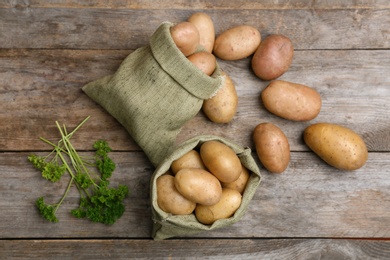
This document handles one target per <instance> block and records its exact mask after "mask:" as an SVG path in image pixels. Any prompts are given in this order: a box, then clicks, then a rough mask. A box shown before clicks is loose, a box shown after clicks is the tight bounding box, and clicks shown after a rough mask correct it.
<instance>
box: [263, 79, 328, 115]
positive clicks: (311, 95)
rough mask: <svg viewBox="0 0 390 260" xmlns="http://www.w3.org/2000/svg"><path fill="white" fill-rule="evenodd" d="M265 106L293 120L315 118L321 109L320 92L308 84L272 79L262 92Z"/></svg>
mask: <svg viewBox="0 0 390 260" xmlns="http://www.w3.org/2000/svg"><path fill="white" fill-rule="evenodd" d="M261 99H262V101H263V103H264V106H265V108H266V109H267V110H268V111H269V112H271V113H273V114H275V115H277V116H280V117H282V118H285V119H288V120H293V121H307V120H311V119H314V118H315V117H317V115H318V114H319V113H320V110H321V105H322V101H321V96H320V94H319V93H318V92H317V91H316V90H314V89H313V88H310V87H308V86H305V85H302V84H297V83H292V82H288V81H284V80H274V81H272V82H271V83H270V84H269V85H268V86H267V87H266V88H265V89H264V90H263V91H262V92H261Z"/></svg>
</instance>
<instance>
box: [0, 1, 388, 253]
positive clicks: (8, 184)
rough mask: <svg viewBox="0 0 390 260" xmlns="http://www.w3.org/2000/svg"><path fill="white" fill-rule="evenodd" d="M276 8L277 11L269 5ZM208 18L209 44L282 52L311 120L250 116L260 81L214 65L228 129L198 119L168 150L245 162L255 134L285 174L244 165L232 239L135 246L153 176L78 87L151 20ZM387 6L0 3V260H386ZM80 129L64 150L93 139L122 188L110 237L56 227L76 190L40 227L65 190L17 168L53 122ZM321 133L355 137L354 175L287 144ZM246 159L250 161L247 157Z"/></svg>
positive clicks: (92, 226) (74, 224)
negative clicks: (290, 49)
mask: <svg viewBox="0 0 390 260" xmlns="http://www.w3.org/2000/svg"><path fill="white" fill-rule="evenodd" d="M274 2H277V3H274ZM195 11H204V12H206V13H208V14H209V15H210V16H211V17H212V19H213V21H214V23H215V28H216V33H220V32H222V31H224V30H226V29H228V28H230V27H233V26H235V25H241V24H248V25H252V26H255V27H256V28H258V29H259V30H260V31H261V34H262V37H263V38H265V37H266V36H267V35H269V34H271V33H280V34H284V35H286V36H288V37H290V38H291V39H292V41H293V44H294V48H295V54H294V59H293V63H292V65H291V67H290V69H289V71H288V72H287V73H285V74H284V75H283V76H282V77H281V79H285V80H288V81H292V82H296V83H301V84H305V85H308V86H311V87H313V88H315V89H316V90H317V91H318V92H319V93H320V94H321V96H322V100H323V106H322V110H321V113H320V114H319V116H318V117H317V118H316V119H314V120H312V121H309V122H291V121H287V120H284V119H281V118H278V117H276V116H274V115H272V114H270V113H269V112H267V111H266V110H265V108H264V107H263V105H262V103H261V102H260V99H259V95H260V93H261V91H262V90H263V89H264V88H265V87H266V86H267V84H268V82H265V81H261V80H260V79H258V78H256V77H255V76H254V75H253V73H252V71H251V70H250V67H249V64H250V58H247V59H243V60H240V61H234V62H232V61H230V62H227V61H221V60H219V63H220V66H221V68H222V69H224V70H225V71H226V72H227V73H228V74H229V75H230V76H231V77H232V79H233V81H234V83H235V85H236V89H237V92H238V95H239V106H238V111H237V114H236V116H235V118H234V120H233V121H232V122H231V123H229V124H223V125H218V124H215V123H212V122H210V121H209V120H208V119H207V118H206V117H205V115H204V114H203V113H202V112H200V113H199V114H198V115H197V116H196V117H195V118H194V119H192V120H191V121H190V122H188V123H187V124H186V125H185V126H184V128H183V129H182V131H181V132H180V134H179V136H178V137H177V143H180V142H182V141H184V140H186V139H187V138H189V137H192V136H195V135H199V134H214V135H219V136H223V137H226V138H230V139H232V140H234V141H235V142H237V143H239V144H241V145H243V146H249V147H251V148H252V151H255V150H254V144H253V142H252V140H251V133H252V131H253V129H254V127H255V126H256V125H257V124H259V123H261V122H272V123H274V124H276V125H278V126H279V127H280V128H281V129H282V130H283V131H284V132H285V134H286V135H287V137H288V138H289V142H290V146H291V162H290V165H289V168H288V169H287V170H286V171H285V172H284V173H282V174H271V173H269V172H267V170H265V169H264V168H263V167H262V166H261V165H260V163H259V167H260V169H261V173H262V176H263V180H262V182H261V184H260V186H259V188H258V190H257V192H256V194H255V196H254V198H253V200H252V201H251V203H250V206H249V208H248V211H247V213H246V214H245V216H244V217H243V218H242V219H241V220H240V221H239V222H238V223H236V224H234V225H233V226H230V227H227V228H223V229H219V230H216V231H212V232H205V233H201V234H199V235H196V236H193V237H186V238H175V239H169V240H164V241H154V240H152V239H151V228H152V220H151V205H150V201H149V180H150V177H151V175H152V173H153V171H154V168H153V166H152V165H151V164H150V163H149V161H148V160H147V158H146V156H145V154H144V153H143V152H142V150H141V149H140V148H139V147H138V146H137V145H136V143H135V142H134V140H132V138H131V137H130V136H129V134H128V133H127V132H126V131H125V129H124V128H123V127H122V126H121V125H120V124H119V123H118V122H117V121H116V120H115V119H113V118H112V117H111V116H110V115H109V114H108V113H107V112H106V111H104V110H103V109H102V108H101V107H100V106H98V105H97V104H96V103H94V102H93V101H92V100H91V99H89V98H88V97H87V96H86V95H85V94H84V93H83V92H82V91H81V87H82V86H83V85H84V84H86V83H88V82H90V81H92V80H95V79H97V78H100V77H102V76H104V75H109V74H112V73H114V72H115V70H116V69H117V68H118V66H119V64H120V63H121V61H122V60H123V59H124V58H125V57H126V56H127V55H128V54H130V53H131V52H132V51H134V50H135V49H137V48H139V47H141V46H144V45H146V44H148V40H149V37H150V36H151V35H152V33H153V32H154V30H155V29H156V28H157V27H158V25H159V24H160V23H161V22H163V21H171V22H180V21H184V20H186V19H187V18H188V17H189V16H190V15H191V14H192V13H193V12H195ZM389 48H390V3H389V2H388V1H381V0H378V1H369V0H362V1H338V0H331V1H303V0H302V1H287V0H282V1H270V0H267V1H254V0H247V1H241V0H237V1H219V0H214V1H211V0H210V1H205V0H202V1H184V0H174V1H148V0H138V1H124V0H121V1H103V0H95V1H85V0H80V1H42V0H31V1H18V0H16V1H1V2H0V108H1V110H0V152H1V153H0V177H1V178H0V179H1V181H0V198H1V200H0V220H1V221H0V258H1V259H35V258H36V259H62V258H63V259H103V258H104V259H120V258H123V259H127V258H137V259H142V258H156V259H171V258H190V259H195V258H198V257H204V258H208V259H219V258H224V259H231V258H237V259H389V258H390V167H389V166H390V138H389V133H390V120H389V115H390V112H389V109H390V102H389V101H390V73H389V72H390V51H389ZM87 116H91V118H90V120H89V121H88V123H87V124H86V125H85V127H83V128H81V129H80V130H79V131H78V133H77V136H74V138H73V142H74V144H76V148H77V149H79V151H81V152H82V153H83V154H88V153H90V150H91V145H92V141H93V140H97V139H105V140H107V141H108V142H109V144H110V145H111V146H112V148H113V149H114V152H113V153H112V156H113V160H114V161H115V162H116V163H117V170H116V172H115V174H114V177H113V182H115V183H124V184H126V185H128V186H129V189H130V195H129V197H128V198H127V199H126V202H125V203H126V212H125V214H124V215H123V217H122V218H121V219H120V220H119V221H118V222H117V223H115V224H114V225H112V226H105V225H103V224H96V223H92V222H89V221H87V220H79V219H76V218H74V217H72V216H70V214H69V210H70V209H72V208H74V207H75V205H76V204H77V201H78V193H77V191H76V190H75V189H74V190H71V192H70V194H69V198H68V199H67V200H66V202H65V203H64V206H63V207H61V208H60V210H59V212H58V216H59V219H60V222H59V223H55V224H53V223H49V222H47V221H45V220H43V219H42V218H41V217H40V216H39V215H38V212H37V209H36V208H35V206H34V201H35V200H36V199H37V198H38V197H39V196H43V195H44V196H46V197H47V198H48V199H53V200H56V199H58V198H59V196H60V195H61V191H62V190H63V189H65V188H66V185H67V183H62V182H61V183H58V184H53V183H49V182H47V181H45V180H43V179H42V178H41V176H40V175H39V173H38V172H37V171H36V170H35V169H33V167H32V166H31V165H30V163H29V162H28V161H27V156H28V155H29V154H31V153H32V152H34V153H38V154H46V153H47V151H48V150H49V147H48V146H47V145H46V144H44V143H43V142H41V141H40V140H39V139H38V138H39V137H40V136H42V137H45V138H48V139H49V140H57V139H58V137H59V136H58V133H57V130H56V127H55V121H56V120H57V121H59V122H60V123H63V124H66V125H67V126H68V127H69V128H73V127H74V126H75V125H76V124H78V123H79V122H80V121H81V120H82V119H84V118H85V117H87ZM315 122H332V123H336V124H340V125H343V126H346V127H350V128H352V129H353V130H355V131H356V132H357V133H359V134H360V135H361V136H362V137H363V139H364V140H365V142H366V144H367V147H368V149H369V159H368V161H367V163H366V165H365V166H364V167H362V168H361V169H359V170H356V171H353V172H343V171H340V170H336V169H335V168H332V167H331V166H329V165H327V164H325V163H324V162H323V161H321V160H320V159H319V158H318V157H317V156H316V155H315V154H314V153H312V152H311V151H309V149H308V148H307V147H306V146H305V144H304V143H303V141H302V131H303V130H304V128H305V127H307V126H308V125H310V124H312V123H315ZM253 155H254V156H256V154H255V153H253Z"/></svg>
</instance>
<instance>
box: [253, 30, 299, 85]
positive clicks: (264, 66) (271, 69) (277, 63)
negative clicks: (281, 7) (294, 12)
mask: <svg viewBox="0 0 390 260" xmlns="http://www.w3.org/2000/svg"><path fill="white" fill-rule="evenodd" d="M293 55H294V47H293V45H292V42H291V40H290V39H289V38H288V37H286V36H284V35H280V34H271V35H270V36H268V37H267V38H265V39H264V41H262V42H261V43H260V46H259V47H258V48H257V50H256V52H255V54H254V55H253V57H252V64H251V65H252V69H253V72H254V73H255V74H256V76H257V77H259V78H260V79H263V80H273V79H276V78H277V77H279V76H281V75H283V74H284V73H285V72H286V71H287V70H288V69H289V67H290V65H291V62H292V59H293Z"/></svg>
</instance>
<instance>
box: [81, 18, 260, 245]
mask: <svg viewBox="0 0 390 260" xmlns="http://www.w3.org/2000/svg"><path fill="white" fill-rule="evenodd" d="M171 26H172V24H171V23H169V22H165V23H163V24H161V26H160V27H159V28H158V29H157V30H156V31H155V33H154V34H153V35H152V37H151V39H150V44H149V45H148V46H145V47H142V48H139V49H137V50H136V51H134V52H133V53H131V54H130V55H129V56H128V57H126V59H125V60H124V61H123V62H122V64H121V65H120V67H119V68H118V70H117V71H116V73H115V74H114V75H110V76H106V77H103V78H101V79H98V80H96V81H93V82H91V83H89V84H87V85H85V86H84V87H83V88H82V89H83V91H84V92H85V93H86V94H87V95H88V96H89V97H90V98H91V99H93V100H94V101H95V102H96V103H98V104H100V105H101V106H102V107H103V108H104V109H105V110H106V111H108V112H109V113H110V114H111V115H112V116H113V117H114V118H116V119H117V120H118V121H119V122H120V123H121V124H122V125H123V126H124V127H125V128H126V130H127V131H128V132H129V134H130V135H131V136H132V138H133V139H134V141H136V142H137V144H138V145H139V146H140V147H141V148H142V150H143V151H144V152H145V154H146V155H147V157H148V158H149V159H150V161H151V163H152V164H153V165H154V166H155V167H156V171H155V173H154V174H153V177H152V179H151V200H152V210H153V221H154V224H153V238H154V239H165V238H169V237H174V236H185V235H190V234H195V233H197V232H200V231H203V230H212V229H215V228H219V227H223V226H227V225H230V224H232V223H234V222H236V221H238V220H239V219H240V218H241V216H242V215H243V214H244V211H245V209H246V208H247V205H248V203H249V202H250V200H251V199H252V196H253V194H254V192H255V190H256V188H257V186H258V185H259V183H260V179H261V177H260V172H259V169H258V167H257V165H256V163H255V162H254V160H253V158H252V157H251V151H250V149H249V148H242V147H240V146H237V145H235V144H233V143H231V142H230V141H227V140H225V139H222V138H218V137H212V136H201V137H196V138H193V139H191V140H189V141H187V142H185V143H183V144H182V145H180V146H179V147H178V148H177V149H176V150H175V148H174V143H175V139H176V136H177V134H178V133H179V131H180V129H181V127H182V126H183V125H184V124H185V123H186V122H187V121H188V120H190V119H191V118H193V117H194V116H195V115H196V114H197V113H198V112H199V111H200V109H201V107H202V104H203V100H204V99H207V98H210V97H212V96H213V95H214V94H215V93H216V92H217V91H218V89H219V87H220V86H221V85H222V84H223V80H224V78H223V76H222V75H221V70H220V68H219V66H218V64H217V68H216V70H215V72H214V73H213V75H212V76H211V77H209V76H207V75H206V74H204V73H203V72H201V71H200V70H199V69H198V68H197V67H195V66H194V65H193V64H192V63H191V62H190V61H189V60H188V59H187V58H186V57H185V56H184V55H183V54H182V53H181V52H180V50H179V49H178V48H177V47H176V45H175V43H174V42H173V40H172V38H171V35H170V31H169V29H170V27H171ZM211 139H213V140H220V141H222V142H224V143H225V144H227V145H229V146H230V147H231V148H233V150H234V151H235V152H236V153H237V154H238V156H239V157H240V159H241V161H242V163H243V165H244V166H246V167H247V168H248V169H249V170H250V171H251V172H252V175H251V178H250V181H249V183H248V186H247V188H246V190H245V193H244V195H243V200H242V204H241V206H240V208H239V209H238V210H237V212H236V213H235V215H234V216H233V217H231V218H229V219H225V220H219V221H217V222H215V223H214V224H213V225H210V226H207V225H203V224H201V223H199V222H198V221H197V220H196V218H195V216H194V215H193V214H192V215H189V216H172V215H169V214H167V213H165V212H163V211H162V210H161V209H160V208H159V207H158V205H157V203H156V187H155V183H156V178H157V177H158V176H160V175H161V174H163V173H165V171H166V170H167V169H168V168H169V167H170V164H171V162H172V161H173V160H175V159H177V158H179V157H180V156H181V155H183V154H184V153H185V152H187V151H189V150H190V149H193V148H194V147H197V146H198V145H200V144H201V143H202V142H204V141H206V140H211ZM168 155H169V156H168Z"/></svg>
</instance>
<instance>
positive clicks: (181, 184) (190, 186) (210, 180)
mask: <svg viewBox="0 0 390 260" xmlns="http://www.w3.org/2000/svg"><path fill="white" fill-rule="evenodd" d="M175 187H176V189H177V190H178V191H179V192H180V193H181V194H182V195H183V196H184V197H185V198H187V199H188V200H190V201H193V202H196V203H199V204H202V205H207V206H210V205H214V204H217V203H218V201H219V200H220V199H221V195H222V186H221V183H220V182H219V180H218V179H217V178H216V177H215V176H214V175H213V174H211V173H210V172H208V171H205V170H202V169H181V170H180V171H178V172H177V173H176V175H175Z"/></svg>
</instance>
